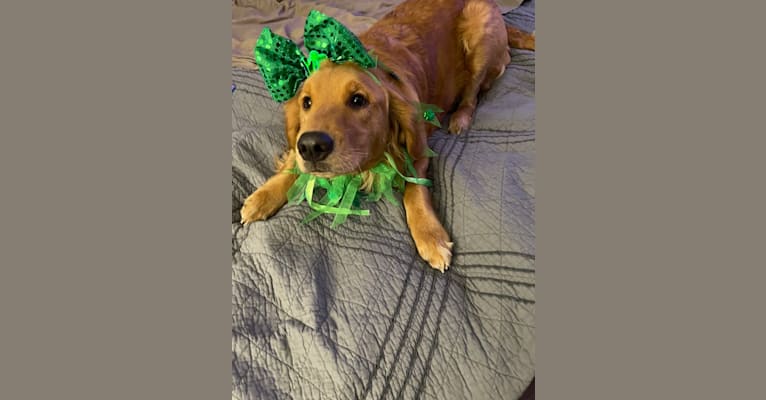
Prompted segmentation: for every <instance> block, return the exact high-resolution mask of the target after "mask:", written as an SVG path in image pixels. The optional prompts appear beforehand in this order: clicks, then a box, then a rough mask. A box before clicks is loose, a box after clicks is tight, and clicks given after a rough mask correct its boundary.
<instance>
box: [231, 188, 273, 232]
mask: <svg viewBox="0 0 766 400" xmlns="http://www.w3.org/2000/svg"><path fill="white" fill-rule="evenodd" d="M283 204H284V201H283V200H282V199H281V198H280V196H277V195H274V194H272V193H270V192H269V191H267V190H263V189H258V190H256V191H255V193H253V194H251V195H250V196H248V198H247V199H245V204H244V205H243V206H242V209H241V210H240V211H239V214H240V216H241V217H242V220H241V221H240V222H241V223H242V224H245V225H247V224H249V223H250V222H253V221H261V220H264V219H266V218H268V217H270V216H272V215H274V213H276V212H277V210H279V208H280V207H282V205H283Z"/></svg>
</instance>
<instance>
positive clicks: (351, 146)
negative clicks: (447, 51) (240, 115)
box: [285, 61, 425, 177]
mask: <svg viewBox="0 0 766 400" xmlns="http://www.w3.org/2000/svg"><path fill="white" fill-rule="evenodd" d="M371 75H372V72H371V71H369V70H365V69H363V68H361V67H359V66H358V65H356V64H354V63H343V64H335V63H333V62H331V61H324V62H323V63H322V64H321V67H320V68H319V69H318V70H316V71H315V72H314V73H312V74H311V76H309V78H308V79H306V81H305V82H304V83H303V85H302V86H301V87H300V89H299V90H298V92H297V93H296V94H295V96H294V97H293V98H292V99H290V100H289V101H288V102H287V103H285V120H286V128H287V140H288V144H289V146H290V150H292V151H294V152H295V154H296V160H297V164H298V168H299V169H300V170H301V171H302V172H307V173H311V174H314V175H318V176H323V177H332V176H336V175H342V174H348V173H358V172H363V171H366V170H368V169H370V168H372V167H373V166H375V164H377V163H378V162H380V161H381V160H382V159H383V158H384V152H386V151H389V152H393V153H395V154H396V153H398V148H399V146H400V145H404V146H406V149H407V151H408V152H409V153H410V154H412V155H413V156H415V157H416V158H419V157H420V156H421V152H422V151H423V149H424V147H425V134H424V133H422V128H420V127H419V125H420V124H418V123H416V121H415V116H416V108H415V106H414V105H413V104H411V103H410V102H408V101H406V100H404V97H403V96H402V94H401V91H400V90H399V89H397V88H396V85H394V84H393V82H391V80H390V79H386V78H385V77H383V79H380V78H375V77H373V76H371Z"/></svg>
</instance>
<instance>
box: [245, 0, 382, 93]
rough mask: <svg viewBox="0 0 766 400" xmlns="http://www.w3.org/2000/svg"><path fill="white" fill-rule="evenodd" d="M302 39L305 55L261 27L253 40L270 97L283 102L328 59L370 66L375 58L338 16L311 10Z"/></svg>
mask: <svg viewBox="0 0 766 400" xmlns="http://www.w3.org/2000/svg"><path fill="white" fill-rule="evenodd" d="M303 36H304V43H305V45H306V48H307V49H309V56H308V57H304V55H303V53H302V52H301V50H300V49H299V48H298V45H296V44H295V43H294V42H293V41H291V40H290V39H287V38H285V37H282V36H279V35H277V34H275V33H273V32H272V31H271V29H269V28H268V27H267V28H264V29H263V31H262V32H261V35H260V36H259V37H258V41H257V42H256V44H255V49H254V53H255V62H256V64H258V68H259V70H260V71H261V75H262V76H263V80H264V82H265V83H266V87H267V88H268V89H269V92H270V93H271V97H272V98H273V99H274V100H275V101H277V102H279V103H282V102H284V101H287V100H290V98H292V97H293V96H294V95H295V93H296V92H297V91H298V87H299V86H300V84H301V82H303V81H304V80H306V78H308V76H309V75H310V74H311V73H313V72H314V71H316V70H317V69H318V68H319V64H320V63H321V62H322V61H323V60H325V59H329V60H331V61H332V62H335V63H343V62H349V61H351V62H355V63H357V64H359V66H361V67H363V68H372V67H375V66H376V65H377V61H376V60H375V59H374V58H373V57H372V56H370V54H369V53H367V50H366V49H365V48H364V46H363V45H362V42H360V41H359V38H357V37H356V35H354V34H353V33H352V32H351V31H350V30H348V28H346V27H345V26H343V24H341V23H340V22H338V21H337V20H335V19H333V18H331V17H329V16H327V15H325V14H322V13H321V12H319V11H317V10H312V11H311V12H310V13H309V15H308V17H307V18H306V24H305V27H304V33H303Z"/></svg>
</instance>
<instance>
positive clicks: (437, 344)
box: [231, 3, 535, 400]
mask: <svg viewBox="0 0 766 400" xmlns="http://www.w3.org/2000/svg"><path fill="white" fill-rule="evenodd" d="M506 20H508V21H511V22H513V23H514V25H515V26H518V27H520V28H522V29H525V30H528V31H531V30H533V29H534V3H525V5H523V6H522V7H520V8H518V9H516V10H514V11H513V12H512V13H510V14H508V15H506ZM232 79H233V82H234V83H235V84H236V87H237V90H236V91H235V92H234V93H233V94H232V209H231V212H232V219H231V222H232V225H231V226H232V270H231V272H232V398H233V399H295V400H297V399H306V400H308V399H311V400H316V399H328V400H330V399H332V400H336V399H389V398H390V399H394V398H401V399H415V398H423V399H440V400H442V399H446V400H452V399H455V400H457V399H517V398H518V397H519V396H520V395H521V394H522V392H523V391H524V389H525V388H526V387H527V385H528V384H529V383H530V382H531V381H532V379H533V377H534V370H535V229H534V228H535V190H534V159H535V99H534V95H535V53H534V52H530V51H523V50H513V51H512V64H511V65H510V66H509V67H508V70H507V71H506V73H505V74H504V75H503V76H502V77H501V78H500V79H499V80H498V81H497V82H496V83H495V84H494V86H493V88H492V89H491V90H490V91H489V92H488V93H487V94H486V95H485V96H484V97H483V98H482V99H481V100H480V102H479V106H478V109H477V111H476V116H475V120H474V123H473V126H472V128H471V129H470V130H469V131H468V132H465V133H463V134H462V135H459V136H456V135H451V134H449V133H447V132H446V131H445V130H442V129H439V130H437V131H436V133H435V134H434V135H433V136H432V137H431V138H430V139H429V146H430V147H431V148H432V149H433V150H434V151H435V152H436V153H438V156H437V157H435V158H433V159H432V162H431V166H430V167H429V171H428V177H429V178H430V179H432V180H433V184H434V186H433V188H432V192H433V195H432V196H433V204H434V208H435V209H436V211H437V213H438V216H439V218H440V220H441V221H442V223H443V224H444V226H445V228H446V229H447V231H448V232H449V233H450V235H451V238H452V239H453V240H454V242H455V247H454V258H453V262H452V266H451V268H450V269H449V270H447V272H446V273H444V274H442V273H440V272H439V271H436V270H433V269H431V268H430V267H429V266H428V265H427V263H425V262H424V261H422V260H421V259H420V257H419V256H418V253H417V250H416V249H415V246H414V243H413V241H412V238H411V237H410V235H409V231H408V229H407V224H406V220H405V215H404V209H403V207H401V206H397V205H395V204H391V203H389V202H385V201H379V202H375V203H371V204H369V207H368V208H369V209H370V215H369V216H364V217H359V216H349V217H348V220H347V221H346V222H345V223H344V224H343V225H341V226H339V227H337V228H335V229H331V227H330V226H331V224H332V217H331V216H329V215H322V216H320V217H318V218H316V219H315V220H313V221H311V223H309V224H303V223H301V221H302V220H303V218H304V217H305V216H306V215H307V213H309V212H310V208H309V207H308V205H307V204H305V203H302V204H299V205H290V206H285V207H284V208H283V209H281V210H280V211H279V212H278V213H277V214H276V215H275V216H273V217H272V218H270V219H269V220H267V221H260V222H254V223H251V224H249V225H248V226H242V225H241V224H240V223H239V219H240V216H239V209H240V208H241V206H242V202H243V200H244V199H245V198H246V197H247V196H248V195H249V194H250V193H251V192H252V191H254V190H255V189H256V188H257V187H259V186H260V185H262V184H263V183H264V182H265V181H266V179H268V178H269V177H270V176H271V175H272V174H273V173H274V165H275V162H274V161H275V157H276V155H278V154H280V153H281V152H282V151H283V150H284V148H285V146H286V139H285V135H284V117H283V115H282V111H281V108H280V106H279V105H278V104H277V103H275V102H274V101H273V100H272V99H271V97H270V95H269V93H268V91H267V90H266V87H265V85H264V83H263V80H262V79H261V77H260V75H259V74H258V73H257V72H256V71H253V70H252V69H240V68H235V69H233V71H232ZM395 195H396V196H398V197H399V199H401V194H398V193H396V194H395Z"/></svg>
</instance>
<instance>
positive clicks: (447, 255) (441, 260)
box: [412, 226, 453, 273]
mask: <svg viewBox="0 0 766 400" xmlns="http://www.w3.org/2000/svg"><path fill="white" fill-rule="evenodd" d="M412 238H413V239H414V240H415V246H416V247H417V249H418V254H420V257H421V258H423V259H424V260H426V262H428V264H429V265H431V268H434V269H438V270H439V271H441V272H442V273H443V272H444V271H445V270H446V269H447V268H449V266H450V261H451V260H452V245H453V243H452V242H450V239H449V236H448V235H447V232H446V231H445V230H444V228H442V227H441V226H436V227H432V229H418V230H417V232H412Z"/></svg>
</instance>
